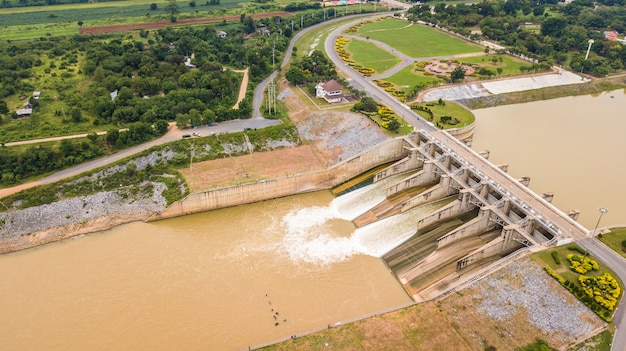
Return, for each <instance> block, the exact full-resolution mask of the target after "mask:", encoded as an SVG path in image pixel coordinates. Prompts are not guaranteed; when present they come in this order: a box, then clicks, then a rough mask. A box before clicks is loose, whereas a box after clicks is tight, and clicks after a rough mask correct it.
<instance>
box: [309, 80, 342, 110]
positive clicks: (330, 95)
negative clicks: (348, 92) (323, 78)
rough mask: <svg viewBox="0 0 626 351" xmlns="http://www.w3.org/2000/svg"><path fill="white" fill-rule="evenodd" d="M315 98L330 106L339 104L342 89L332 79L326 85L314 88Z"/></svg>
mask: <svg viewBox="0 0 626 351" xmlns="http://www.w3.org/2000/svg"><path fill="white" fill-rule="evenodd" d="M315 97H317V98H319V99H324V100H326V102H328V103H331V104H332V103H335V102H340V101H341V100H342V99H343V87H342V86H341V84H339V83H338V82H337V81H336V80H334V79H331V80H329V81H328V82H326V83H319V84H318V85H316V86H315Z"/></svg>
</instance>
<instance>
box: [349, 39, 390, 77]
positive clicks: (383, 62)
mask: <svg viewBox="0 0 626 351" xmlns="http://www.w3.org/2000/svg"><path fill="white" fill-rule="evenodd" d="M346 48H347V49H348V51H349V52H350V53H351V54H352V56H351V58H352V59H353V60H354V61H356V62H358V63H359V64H361V65H362V66H364V67H369V68H372V69H373V70H374V71H376V72H377V73H382V72H385V71H386V70H388V69H390V68H392V67H393V66H395V65H397V64H398V63H399V62H400V59H399V58H398V57H396V56H394V55H392V54H390V53H389V52H388V51H387V50H383V49H381V48H379V47H378V46H376V45H375V44H373V43H370V42H367V41H363V40H354V39H353V40H351V41H350V43H348V45H347V46H346Z"/></svg>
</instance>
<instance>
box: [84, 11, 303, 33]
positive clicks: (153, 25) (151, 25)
mask: <svg viewBox="0 0 626 351" xmlns="http://www.w3.org/2000/svg"><path fill="white" fill-rule="evenodd" d="M291 15H293V13H291V12H270V13H257V14H253V15H250V16H252V18H267V17H274V16H281V17H285V16H291ZM223 20H226V21H237V20H239V16H226V17H211V18H190V19H182V20H178V21H176V22H170V21H161V22H145V23H133V24H118V25H113V26H100V27H83V28H81V29H80V31H79V33H80V34H100V33H113V32H125V31H129V30H136V29H158V28H164V27H171V26H180V25H184V24H194V23H211V22H221V21H223Z"/></svg>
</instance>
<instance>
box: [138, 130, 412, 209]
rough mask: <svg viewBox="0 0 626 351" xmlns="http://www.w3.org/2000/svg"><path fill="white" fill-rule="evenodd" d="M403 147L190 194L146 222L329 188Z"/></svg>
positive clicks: (399, 141) (397, 144)
mask: <svg viewBox="0 0 626 351" xmlns="http://www.w3.org/2000/svg"><path fill="white" fill-rule="evenodd" d="M404 146H406V141H405V140H404V138H402V137H400V138H395V139H390V140H386V141H384V142H382V143H380V144H378V145H376V146H374V147H372V148H370V149H368V150H366V151H364V152H362V153H360V154H359V155H357V156H355V157H352V158H350V159H348V160H345V161H343V162H340V163H338V164H337V165H335V166H333V167H331V168H329V169H327V170H320V171H316V172H310V173H305V174H296V175H292V176H287V177H281V178H274V179H268V180H260V181H257V182H254V183H245V184H239V185H235V186H229V187H224V188H217V189H210V190H206V191H201V192H196V193H192V194H189V196H187V197H186V198H184V199H182V200H179V201H176V202H175V203H173V204H172V205H170V206H169V207H168V208H167V209H165V211H163V212H161V213H157V214H155V215H153V216H152V217H151V218H150V219H148V221H155V220H161V219H166V218H173V217H179V216H184V215H188V214H192V213H198V212H203V211H210V210H215V209H219V208H224V207H231V206H237V205H243V204H248V203H253V202H258V201H264V200H270V199H276V198H279V197H284V196H290V195H296V194H303V193H307V192H312V191H317V190H324V189H330V188H332V187H334V186H337V185H339V184H341V183H343V182H345V181H347V180H349V179H351V178H354V177H355V176H357V175H359V174H361V173H363V172H365V171H368V170H370V169H372V168H374V167H376V166H380V165H382V164H385V163H389V162H393V161H397V160H399V159H402V158H404V157H406V156H407V155H408V150H407V149H406V148H405V147H404Z"/></svg>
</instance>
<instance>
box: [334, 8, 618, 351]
mask: <svg viewBox="0 0 626 351" xmlns="http://www.w3.org/2000/svg"><path fill="white" fill-rule="evenodd" d="M361 20H362V19H361ZM355 22H356V21H355ZM355 22H352V23H348V24H346V25H343V26H341V27H339V28H338V29H336V30H334V31H333V32H332V33H331V34H330V35H329V36H328V38H327V39H326V42H325V43H324V48H325V50H326V53H327V54H328V56H329V57H330V59H331V60H332V61H333V62H334V63H335V65H336V66H337V70H341V71H343V72H344V73H345V74H346V75H347V76H348V77H349V79H350V82H351V83H352V84H353V85H354V86H355V87H358V88H359V89H361V90H364V91H365V92H366V93H367V95H369V96H371V97H373V98H374V99H375V100H377V101H379V102H382V103H383V104H385V105H387V106H388V107H389V108H391V109H393V110H394V111H396V112H397V113H398V114H399V115H400V116H401V117H402V118H404V119H405V120H406V121H407V122H409V123H410V124H412V125H413V126H414V127H415V128H416V129H419V130H421V131H426V132H428V133H429V134H430V135H432V136H433V137H434V140H436V142H437V143H438V144H440V145H443V146H444V147H447V148H449V149H450V150H451V152H453V153H456V154H457V155H458V156H460V157H461V158H462V159H463V160H467V161H469V162H470V165H471V166H472V167H474V169H475V170H478V171H481V173H484V174H486V175H488V177H489V179H491V180H493V181H494V182H495V183H496V184H500V185H502V186H503V187H504V188H505V190H507V191H509V192H510V193H511V195H510V198H511V200H512V201H514V202H518V203H519V202H520V201H521V202H523V203H525V204H527V205H529V206H530V207H531V208H533V209H534V211H535V218H536V219H537V220H540V221H542V222H544V223H546V220H549V221H550V223H552V224H553V225H554V226H555V227H556V228H558V229H561V230H562V233H563V234H564V235H568V234H569V235H571V236H572V238H573V239H574V240H576V241H578V242H579V243H580V244H581V246H582V247H584V248H585V249H587V250H589V252H590V253H591V254H592V255H594V256H595V257H596V258H598V259H599V260H600V261H601V262H603V263H605V264H606V265H607V266H608V267H610V268H611V269H613V270H614V271H615V273H616V274H617V275H618V277H620V279H621V280H622V282H625V281H626V261H625V260H623V259H621V258H619V257H617V256H616V254H615V253H614V252H612V251H611V250H610V249H608V248H607V247H605V246H601V245H599V244H598V243H594V242H589V240H588V239H586V238H588V236H587V235H588V234H589V230H588V229H586V228H585V227H583V226H582V225H581V224H579V223H578V222H576V221H574V220H572V219H571V218H569V217H568V216H567V215H565V214H564V213H563V212H562V211H561V210H559V209H557V208H556V207H554V206H553V205H552V204H550V203H548V202H546V201H545V200H544V199H542V198H541V197H540V196H538V195H537V194H535V193H534V192H533V191H531V190H530V189H529V188H527V187H525V186H523V185H522V184H520V183H519V182H517V181H516V180H515V179H513V178H512V177H511V176H510V175H508V174H506V173H505V172H503V171H501V170H500V169H499V168H497V167H495V166H494V165H493V164H491V163H490V162H488V161H487V160H485V159H484V158H482V157H480V156H479V155H478V154H477V153H476V152H474V151H473V150H471V149H470V148H468V147H466V146H465V145H464V144H462V143H461V142H459V141H458V140H457V139H456V138H454V137H451V136H450V135H449V134H448V133H446V132H443V131H441V130H439V129H438V128H436V127H435V126H433V124H432V123H430V122H428V121H426V120H424V119H422V118H421V117H419V116H418V115H417V114H416V113H414V112H413V111H412V110H410V109H409V108H408V107H407V106H406V105H404V104H402V103H401V102H399V101H398V100H396V99H395V98H393V97H392V96H390V95H388V94H387V93H385V91H384V90H382V89H381V88H380V87H378V86H376V85H374V84H372V83H371V82H370V81H368V80H367V79H365V78H364V77H363V76H361V75H360V74H359V73H358V72H356V71H354V70H352V69H351V68H350V67H349V66H348V65H346V64H345V63H344V62H343V61H342V60H341V59H340V58H339V55H337V52H336V51H335V48H334V46H335V44H334V43H335V39H336V38H337V37H338V36H339V35H341V33H342V32H343V30H345V29H347V28H348V27H350V26H352V25H354V23H355ZM483 179H486V177H485V178H483ZM624 300H625V299H624V298H622V301H621V303H620V305H619V307H618V310H617V311H616V313H615V317H614V320H615V325H616V327H617V328H616V331H615V338H614V342H613V346H612V350H613V351H626V312H625V309H626V307H625V305H626V301H624Z"/></svg>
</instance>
